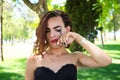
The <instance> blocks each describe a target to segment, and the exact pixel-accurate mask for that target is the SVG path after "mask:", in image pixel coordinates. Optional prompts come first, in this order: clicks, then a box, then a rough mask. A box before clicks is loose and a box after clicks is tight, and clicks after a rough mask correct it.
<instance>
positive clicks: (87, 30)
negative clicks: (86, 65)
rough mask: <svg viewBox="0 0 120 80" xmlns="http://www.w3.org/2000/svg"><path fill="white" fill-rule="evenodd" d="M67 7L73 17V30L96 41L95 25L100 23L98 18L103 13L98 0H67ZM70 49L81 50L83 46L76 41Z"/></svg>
mask: <svg viewBox="0 0 120 80" xmlns="http://www.w3.org/2000/svg"><path fill="white" fill-rule="evenodd" d="M65 9H66V11H67V12H68V13H69V15H70V17H71V19H72V22H73V30H74V31H75V32H78V33H79V34H81V35H82V36H84V37H86V38H88V39H89V40H90V41H92V42H94V38H95V37H96V34H97V32H96V30H95V27H96V26H97V24H98V22H96V19H98V18H99V14H100V13H101V6H100V5H99V3H98V2H97V0H67V2H66V5H65ZM70 49H71V50H72V51H74V50H80V49H81V47H80V46H79V45H78V44H76V43H74V44H72V45H71V48H70ZM81 50H82V49H81Z"/></svg>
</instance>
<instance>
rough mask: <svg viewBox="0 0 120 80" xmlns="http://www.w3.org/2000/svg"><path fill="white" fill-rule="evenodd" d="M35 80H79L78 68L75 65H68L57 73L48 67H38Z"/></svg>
mask: <svg viewBox="0 0 120 80" xmlns="http://www.w3.org/2000/svg"><path fill="white" fill-rule="evenodd" d="M34 80H77V68H76V66H75V65H74V64H66V65H64V66H62V67H61V68H60V69H59V70H58V71H57V72H56V73H55V72H54V71H53V70H51V69H49V68H47V67H37V68H36V69H35V71H34Z"/></svg>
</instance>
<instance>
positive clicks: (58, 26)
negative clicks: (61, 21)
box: [47, 26, 62, 29]
mask: <svg viewBox="0 0 120 80" xmlns="http://www.w3.org/2000/svg"><path fill="white" fill-rule="evenodd" d="M59 27H62V26H55V27H53V29H57V28H59ZM47 29H49V28H47Z"/></svg>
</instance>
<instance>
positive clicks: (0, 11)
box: [0, 0, 4, 61]
mask: <svg viewBox="0 0 120 80" xmlns="http://www.w3.org/2000/svg"><path fill="white" fill-rule="evenodd" d="M2 26H3V0H1V1H0V52H1V60H2V61H3V60H4V58H3V47H2V45H3V42H2Z"/></svg>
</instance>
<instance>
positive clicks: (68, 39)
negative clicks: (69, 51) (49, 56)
mask: <svg viewBox="0 0 120 80" xmlns="http://www.w3.org/2000/svg"><path fill="white" fill-rule="evenodd" d="M77 35H78V34H77V33H75V32H66V33H64V34H62V35H61V36H60V38H59V40H58V42H57V45H60V46H61V45H64V46H67V45H68V44H71V43H72V42H73V41H74V40H75V39H76V38H77Z"/></svg>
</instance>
